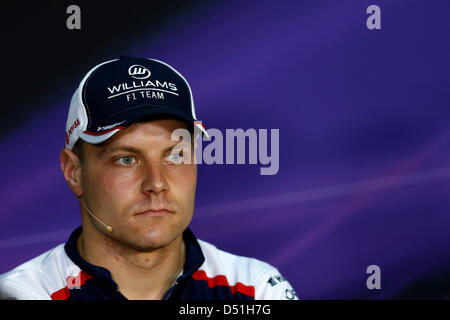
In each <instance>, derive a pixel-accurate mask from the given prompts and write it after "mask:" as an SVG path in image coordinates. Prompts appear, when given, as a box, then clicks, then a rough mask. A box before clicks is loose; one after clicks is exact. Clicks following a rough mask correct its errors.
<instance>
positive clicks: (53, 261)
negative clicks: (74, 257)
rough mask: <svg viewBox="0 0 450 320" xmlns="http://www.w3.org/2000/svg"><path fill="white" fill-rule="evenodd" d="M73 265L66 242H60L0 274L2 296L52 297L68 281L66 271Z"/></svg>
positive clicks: (0, 295)
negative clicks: (67, 251)
mask: <svg viewBox="0 0 450 320" xmlns="http://www.w3.org/2000/svg"><path fill="white" fill-rule="evenodd" d="M71 268H73V264H72V263H71V262H70V260H69V258H68V257H67V256H66V253H65V251H64V244H60V245H58V246H57V247H55V248H53V249H50V250H48V251H46V252H44V253H43V254H41V255H39V256H37V257H35V258H33V259H31V260H29V261H27V262H25V263H23V264H21V265H19V266H18V267H16V268H14V269H13V270H11V271H9V272H7V273H4V274H2V275H0V299H3V300H5V299H17V300H35V299H37V300H49V299H51V294H52V293H53V292H55V291H56V290H58V289H59V288H62V287H64V286H65V285H66V283H65V282H66V277H65V275H66V274H67V272H70V271H71V270H70V269H71Z"/></svg>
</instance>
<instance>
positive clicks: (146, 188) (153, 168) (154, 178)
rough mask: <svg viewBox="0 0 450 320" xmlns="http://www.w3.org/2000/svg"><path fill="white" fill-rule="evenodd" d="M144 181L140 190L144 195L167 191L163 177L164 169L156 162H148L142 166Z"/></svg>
mask: <svg viewBox="0 0 450 320" xmlns="http://www.w3.org/2000/svg"><path fill="white" fill-rule="evenodd" d="M142 174H143V175H144V180H143V183H142V190H143V192H146V193H153V194H159V193H161V192H164V191H167V190H168V188H169V186H168V184H167V180H166V177H165V175H164V167H163V165H162V164H161V163H160V162H158V161H148V162H146V163H145V165H144V166H143V172H142Z"/></svg>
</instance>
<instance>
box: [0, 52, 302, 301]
mask: <svg viewBox="0 0 450 320" xmlns="http://www.w3.org/2000/svg"><path fill="white" fill-rule="evenodd" d="M177 129H185V132H188V133H191V134H192V133H198V134H205V135H207V131H206V130H205V128H204V127H203V126H202V125H201V122H199V121H197V118H196V115H195V110H194V104H193V99H192V92H191V89H190V87H189V84H188V83H187V81H186V80H185V79H184V78H183V76H182V75H181V74H179V73H178V72H177V71H176V70H175V69H173V68H172V67H171V66H169V65H167V64H165V63H163V62H161V61H157V60H153V59H143V58H134V57H125V56H124V57H120V58H119V59H115V60H111V61H107V62H104V63H102V64H99V65H97V66H96V67H94V68H93V69H92V70H90V71H89V72H88V73H87V74H86V76H85V77H84V78H83V80H82V81H81V83H80V85H79V87H78V89H77V90H76V91H75V94H74V95H73V98H72V100H71V104H70V109H69V115H68V119H67V124H66V135H65V138H66V139H65V140H66V141H65V142H66V144H65V148H64V149H63V150H62V151H61V154H60V161H61V169H62V172H63V174H64V178H65V180H66V182H67V184H68V186H69V188H70V189H71V191H72V192H73V194H74V195H75V197H76V198H77V199H78V200H79V202H80V208H81V221H82V226H81V227H79V228H77V229H76V230H75V231H74V232H73V233H72V234H71V235H70V237H69V240H68V241H67V242H66V243H65V244H61V245H59V246H57V247H55V248H53V249H51V250H49V251H47V252H46V253H44V254H42V255H40V256H38V257H36V258H34V259H32V260H30V261H28V262H26V263H24V264H22V265H21V266H18V267H17V268H15V269H13V270H12V271H10V272H8V273H6V274H4V275H2V276H0V297H1V298H3V299H55V300H61V299H74V300H75V299H296V295H295V291H294V290H293V289H292V287H291V286H290V284H289V283H288V282H287V281H286V280H285V279H284V278H283V277H282V276H281V275H280V273H279V272H278V270H277V269H275V268H274V267H272V266H271V265H269V264H267V263H265V262H262V261H259V260H256V259H252V258H246V257H239V256H236V255H233V254H230V253H227V252H224V251H221V250H219V249H218V248H216V247H215V246H213V245H211V244H209V243H207V242H204V241H201V240H197V239H196V237H195V236H194V234H193V233H192V231H191V230H190V229H189V228H188V226H189V223H190V221H191V219H192V216H193V212H194V200H195V190H196V183H197V168H196V165H195V161H192V159H191V158H192V156H193V155H194V140H195V139H191V140H190V142H189V143H186V142H184V143H185V144H187V145H184V146H183V148H182V149H181V151H179V152H174V149H176V148H175V146H178V147H179V146H180V144H181V146H182V143H183V141H182V142H181V143H180V141H179V140H175V141H174V140H173V139H172V133H173V132H174V131H175V130H177ZM186 150H188V151H191V152H184V151H186Z"/></svg>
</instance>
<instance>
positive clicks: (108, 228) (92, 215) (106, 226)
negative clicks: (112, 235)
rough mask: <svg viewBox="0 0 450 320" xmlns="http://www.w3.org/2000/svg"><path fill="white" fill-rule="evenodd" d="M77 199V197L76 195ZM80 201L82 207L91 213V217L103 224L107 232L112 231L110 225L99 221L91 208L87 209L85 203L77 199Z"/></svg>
mask: <svg viewBox="0 0 450 320" xmlns="http://www.w3.org/2000/svg"><path fill="white" fill-rule="evenodd" d="M77 198H78V199H79V197H77ZM79 200H80V201H81V203H82V204H83V205H84V207H85V208H86V210H87V212H88V213H89V214H90V215H91V217H92V218H94V219H95V220H97V221H98V222H99V223H100V224H101V225H102V226H104V227H105V228H106V230H108V231H109V232H112V231H113V228H112V227H111V226H108V225H107V224H104V223H103V222H101V221H100V219H99V218H97V217H96V216H95V215H94V214H93V213H92V212H91V210H89V208H88V206H87V205H86V203H85V202H84V201H83V200H81V199H79Z"/></svg>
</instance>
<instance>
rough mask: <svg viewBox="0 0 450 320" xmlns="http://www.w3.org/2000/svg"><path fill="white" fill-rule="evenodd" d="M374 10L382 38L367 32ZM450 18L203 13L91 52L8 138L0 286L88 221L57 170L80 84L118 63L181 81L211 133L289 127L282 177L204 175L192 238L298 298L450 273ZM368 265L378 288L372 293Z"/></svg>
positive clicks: (0, 196) (393, 291) (417, 12)
mask: <svg viewBox="0 0 450 320" xmlns="http://www.w3.org/2000/svg"><path fill="white" fill-rule="evenodd" d="M370 4H377V5H379V6H380V7H381V23H382V30H374V31H370V30H368V29H367V28H366V25H365V21H366V18H367V17H368V15H367V14H366V13H365V11H366V8H367V7H368V5H370ZM82 10H83V7H82ZM449 12H450V2H449V1H448V0H442V1H440V0H433V1H425V0H418V1H406V0H403V1H401V0H395V1H378V0H377V1H355V0H345V1H331V0H330V1H280V2H274V1H244V2H242V1H216V2H214V3H211V2H205V3H203V4H202V5H200V6H197V7H195V10H185V11H183V12H181V13H178V14H176V15H173V16H172V18H171V19H170V20H169V21H165V22H164V23H163V24H162V25H161V27H160V28H158V29H154V28H153V29H151V30H146V29H144V30H141V32H140V33H139V34H135V35H133V34H130V35H129V37H128V38H127V39H126V40H125V41H124V40H122V42H121V45H117V46H116V47H115V48H114V49H112V48H111V49H109V50H105V51H104V52H95V53H92V56H93V57H95V59H96V60H94V63H93V64H86V65H84V66H83V68H82V70H79V73H77V74H76V75H74V76H73V77H72V78H71V79H70V80H71V81H65V82H61V83H60V84H59V85H57V86H55V87H53V86H52V87H49V88H48V91H46V92H44V93H42V94H41V95H40V96H39V97H38V99H36V100H35V101H33V102H32V104H31V102H30V105H32V108H35V109H36V110H41V111H40V112H36V113H35V114H34V115H33V117H30V118H29V119H27V120H26V121H24V122H23V123H22V124H21V126H19V127H18V128H17V129H16V130H10V131H9V133H8V134H7V135H3V136H2V139H1V140H0V147H1V149H2V157H1V160H0V176H1V177H2V184H1V185H0V201H1V203H2V208H3V209H2V210H1V214H0V273H3V272H5V271H7V270H9V269H11V268H13V267H14V266H16V265H18V264H20V263H22V262H24V261H26V260H28V259H30V258H32V257H34V256H36V255H38V254H40V253H42V252H44V251H46V250H48V249H50V248H52V247H54V246H55V245H57V244H59V243H61V242H64V241H65V240H66V239H67V237H68V235H69V233H70V232H71V230H72V229H74V228H75V227H76V226H78V225H79V224H80V217H79V207H78V204H77V201H76V200H75V199H74V198H73V196H72V194H71V192H70V190H69V188H68V187H67V186H66V184H65V181H64V179H63V176H62V174H61V172H60V168H59V151H60V149H61V148H62V147H63V143H64V130H65V121H66V116H67V112H68V105H69V102H70V98H71V95H72V92H73V91H74V90H75V88H76V86H77V85H78V83H79V81H80V80H81V77H82V75H83V74H84V73H86V72H87V71H88V70H89V69H90V68H91V67H93V66H94V65H95V64H97V63H99V62H101V61H103V60H108V59H110V58H111V57H115V56H117V55H119V54H122V53H129V54H132V55H137V56H145V57H152V58H156V59H160V60H163V61H166V62H168V63H169V64H171V65H173V66H174V67H175V68H177V69H178V70H179V71H180V72H181V73H183V74H184V76H185V77H186V78H187V79H188V81H189V82H190V84H191V87H192V89H193V92H194V99H195V102H196V112H197V116H198V118H199V119H200V120H202V121H203V122H204V123H205V125H206V127H207V128H218V129H221V130H225V129H226V128H243V129H248V128H255V129H259V128H266V129H275V128H279V129H280V170H279V173H278V174H277V175H275V176H260V175H259V168H260V165H213V166H207V165H199V177H198V191H197V202H196V211H195V216H194V220H193V222H192V225H191V227H192V229H193V231H194V232H195V233H196V235H197V236H198V237H199V238H201V239H203V240H206V241H208V242H211V243H213V244H215V245H217V246H218V247H219V248H222V249H224V250H227V251H230V252H233V253H236V254H240V255H246V256H252V257H256V258H258V259H261V260H264V261H267V262H269V263H271V264H273V265H275V266H276V267H277V268H279V270H280V271H281V272H282V273H283V275H284V276H285V277H286V278H287V279H288V280H289V281H290V282H291V284H292V285H293V286H294V288H295V289H296V290H297V293H298V295H299V296H300V297H301V298H304V299H355V298H358V299H360V298H363V299H365V298H368V299H372V298H375V299H379V298H383V299H389V298H395V297H397V296H398V295H399V294H400V293H401V292H403V291H404V290H405V289H406V288H408V286H410V285H412V284H414V283H415V281H417V280H418V279H421V278H422V277H426V276H429V275H436V274H438V275H439V274H440V272H441V271H442V270H444V271H445V270H450V232H449V230H450V215H449V210H450V197H449V192H450V148H449V146H450V126H449V119H450V90H449V80H448V75H449V74H450V64H449V57H450V42H449V34H450V23H449V22H448V13H449ZM118 23H120V21H119V22H118ZM84 49H86V48H84ZM76 50H80V51H81V50H83V48H77V49H76ZM68 63H70V61H69V62H68ZM34 81H39V79H38V78H37V77H36V78H35V79H34ZM371 264H376V265H379V266H380V268H381V272H382V278H381V285H382V289H381V290H373V291H370V290H368V289H367V288H366V279H367V277H368V275H367V274H366V268H367V266H369V265H371Z"/></svg>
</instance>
